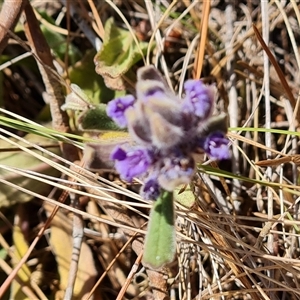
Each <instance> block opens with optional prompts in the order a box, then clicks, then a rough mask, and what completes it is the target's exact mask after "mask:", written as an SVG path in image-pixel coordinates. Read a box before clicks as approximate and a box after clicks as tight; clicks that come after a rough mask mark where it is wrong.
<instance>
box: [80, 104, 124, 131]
mask: <svg viewBox="0 0 300 300" xmlns="http://www.w3.org/2000/svg"><path fill="white" fill-rule="evenodd" d="M78 124H79V128H80V130H85V131H88V130H99V131H124V130H123V129H120V127H118V126H117V125H116V124H115V122H114V121H113V120H112V119H111V118H110V117H108V116H107V114H106V105H105V104H102V105H101V104H100V105H99V106H98V107H96V108H93V109H88V110H86V111H84V112H83V113H82V114H81V115H80V117H79V119H78Z"/></svg>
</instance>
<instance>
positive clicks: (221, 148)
mask: <svg viewBox="0 0 300 300" xmlns="http://www.w3.org/2000/svg"><path fill="white" fill-rule="evenodd" d="M228 144H229V141H228V139H227V138H226V137H225V135H224V133H223V132H220V131H216V132H213V133H211V134H210V135H209V136H207V137H206V138H205V139H204V140H203V141H202V145H201V147H202V148H203V150H204V151H205V152H206V153H207V154H208V155H209V156H210V158H212V159H218V160H221V159H228V158H229V157H230V153H229V148H228Z"/></svg>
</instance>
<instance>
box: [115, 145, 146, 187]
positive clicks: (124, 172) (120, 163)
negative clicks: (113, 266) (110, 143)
mask: <svg viewBox="0 0 300 300" xmlns="http://www.w3.org/2000/svg"><path fill="white" fill-rule="evenodd" d="M111 158H112V159H114V160H116V162H115V167H116V170H117V171H118V173H119V174H120V176H121V178H122V179H123V180H127V181H132V179H133V177H136V176H139V175H141V174H143V173H145V172H146V171H147V170H148V168H149V166H150V165H151V163H152V158H151V155H150V153H149V151H148V150H147V149H144V148H138V149H134V150H129V151H128V152H126V151H125V150H124V149H122V148H120V147H116V148H115V149H114V151H113V152H112V154H111Z"/></svg>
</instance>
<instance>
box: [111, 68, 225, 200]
mask: <svg viewBox="0 0 300 300" xmlns="http://www.w3.org/2000/svg"><path fill="white" fill-rule="evenodd" d="M137 75H138V82H137V84H136V95H137V97H136V100H135V99H134V97H133V96H131V95H128V96H125V97H121V98H117V99H115V100H112V101H111V102H109V103H108V105H107V114H108V116H110V117H111V118H112V119H113V120H114V121H115V122H116V123H117V124H118V125H119V126H120V127H127V128H128V132H129V135H130V137H131V139H132V140H133V142H134V145H135V146H133V147H132V148H130V145H129V144H128V145H126V146H125V145H123V147H124V148H121V147H120V146H118V147H116V148H115V149H114V151H113V153H112V155H111V159H113V160H114V161H115V167H116V169H117V171H118V172H119V174H120V176H121V178H122V179H124V180H127V181H131V180H132V179H133V178H134V177H138V178H139V179H141V180H142V181H143V182H144V184H143V186H142V188H141V195H142V196H143V197H144V198H145V199H151V200H154V199H156V198H157V197H158V196H159V194H160V193H161V191H162V190H167V191H173V190H174V189H175V188H176V187H177V186H178V185H180V184H189V183H190V181H191V180H192V178H193V175H194V171H195V161H194V158H193V154H194V153H197V152H198V150H199V147H200V148H201V151H203V150H204V151H205V152H206V153H207V154H208V155H209V156H210V158H212V159H228V158H229V148H228V144H229V141H228V139H227V138H226V137H225V132H226V130H227V119H226V117H225V114H223V115H222V114H221V115H219V116H218V117H214V116H211V115H212V112H213V108H214V107H213V106H214V105H213V104H214V88H213V87H211V86H206V85H205V84H204V83H203V82H202V81H200V80H188V81H186V82H185V84H184V88H185V92H186V96H185V98H184V99H180V98H179V97H178V96H177V95H175V94H173V92H172V91H171V90H169V89H168V87H167V86H166V84H165V83H164V80H163V78H162V76H161V75H160V73H159V72H158V71H157V70H156V69H155V68H154V67H153V66H147V67H144V68H141V69H139V70H138V74H137ZM125 147H126V148H125Z"/></svg>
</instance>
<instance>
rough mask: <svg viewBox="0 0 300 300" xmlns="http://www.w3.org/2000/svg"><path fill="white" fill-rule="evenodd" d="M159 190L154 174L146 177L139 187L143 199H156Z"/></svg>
mask: <svg viewBox="0 0 300 300" xmlns="http://www.w3.org/2000/svg"><path fill="white" fill-rule="evenodd" d="M160 192H161V188H160V186H159V184H158V181H157V178H156V176H155V175H152V176H151V177H149V178H147V179H146V180H145V183H144V185H143V186H142V188H141V195H142V197H143V198H144V199H149V200H150V199H151V200H156V199H157V198H158V196H159V194H160Z"/></svg>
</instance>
